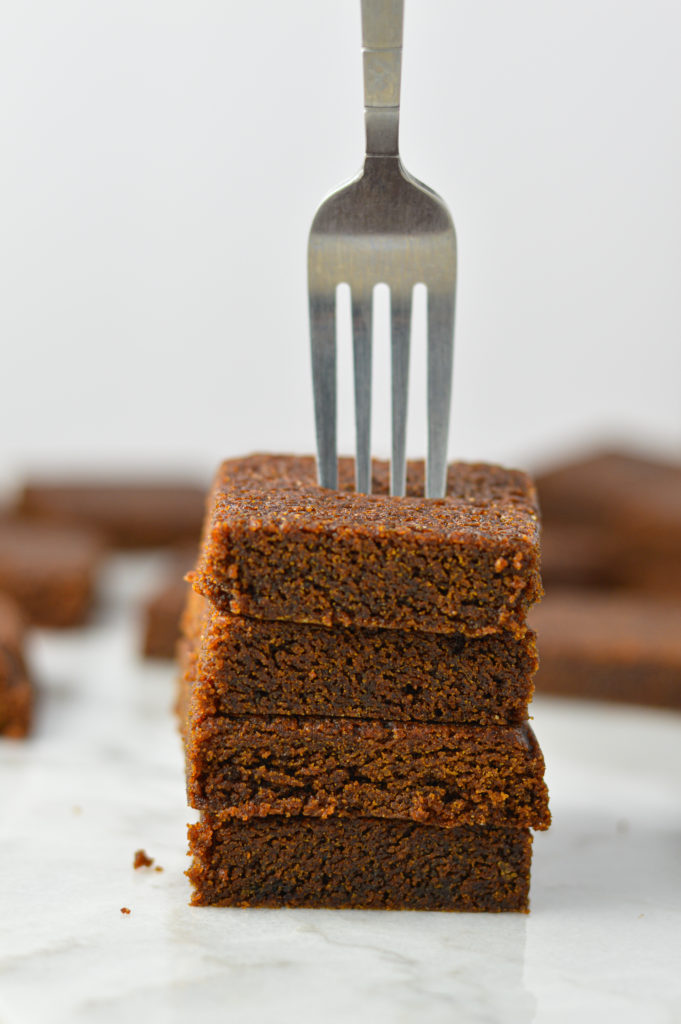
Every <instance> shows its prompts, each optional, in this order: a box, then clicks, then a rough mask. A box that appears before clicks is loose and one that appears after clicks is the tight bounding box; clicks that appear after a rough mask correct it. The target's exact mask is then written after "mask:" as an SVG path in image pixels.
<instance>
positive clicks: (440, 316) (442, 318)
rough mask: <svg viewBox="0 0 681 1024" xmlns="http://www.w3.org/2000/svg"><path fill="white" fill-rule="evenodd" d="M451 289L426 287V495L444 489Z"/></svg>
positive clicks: (451, 355)
mask: <svg viewBox="0 0 681 1024" xmlns="http://www.w3.org/2000/svg"><path fill="white" fill-rule="evenodd" d="M453 338H454V289H453V288H452V289H451V291H439V290H437V289H434V288H433V289H430V288H429V289H428V461H427V464H426V497H427V498H443V497H444V496H445V492H446V488H447V440H448V435H449V411H450V406H451V399H452V365H453V358H454V342H453Z"/></svg>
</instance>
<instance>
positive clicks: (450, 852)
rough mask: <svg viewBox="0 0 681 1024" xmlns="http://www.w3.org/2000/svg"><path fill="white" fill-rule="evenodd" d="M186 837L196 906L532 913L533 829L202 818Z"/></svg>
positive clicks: (360, 820) (362, 820)
mask: <svg viewBox="0 0 681 1024" xmlns="http://www.w3.org/2000/svg"><path fill="white" fill-rule="evenodd" d="M189 839H190V854H192V855H193V862H192V865H191V867H190V868H189V870H188V871H187V875H188V876H189V878H190V880H191V882H192V885H193V887H194V892H193V897H192V903H193V904H194V905H195V906H202V905H207V904H212V905H216V906H223V907H329V908H343V907H346V908H364V909H380V910H458V911H523V912H526V911H527V909H528V893H529V881H530V862H531V856H532V837H531V835H530V834H529V832H528V831H527V829H512V828H509V829H496V828H453V829H440V828H431V827H429V826H426V825H424V826H420V825H414V824H412V823H410V822H405V821H386V820H381V819H365V818H328V819H326V820H320V819H318V818H315V819H311V818H265V819H259V820H254V821H247V822H234V821H232V820H231V819H230V818H229V817H228V816H225V815H220V814H210V813H204V814H203V815H202V816H201V822H200V823H199V824H196V825H190V826H189Z"/></svg>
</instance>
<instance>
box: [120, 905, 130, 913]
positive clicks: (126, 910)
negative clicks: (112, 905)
mask: <svg viewBox="0 0 681 1024" xmlns="http://www.w3.org/2000/svg"><path fill="white" fill-rule="evenodd" d="M129 913H130V908H129V907H121V914H129Z"/></svg>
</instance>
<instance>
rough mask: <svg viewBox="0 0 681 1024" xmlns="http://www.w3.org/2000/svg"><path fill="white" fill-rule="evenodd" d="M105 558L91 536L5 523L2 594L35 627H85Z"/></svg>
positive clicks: (1, 525) (0, 539)
mask: <svg viewBox="0 0 681 1024" xmlns="http://www.w3.org/2000/svg"><path fill="white" fill-rule="evenodd" d="M100 557H101V545H100V541H99V539H98V538H97V537H96V536H94V535H93V534H92V533H91V532H89V531H87V530H80V529H71V528H69V527H64V526H56V525H48V524H45V523H33V522H24V521H17V520H14V519H0V590H3V591H5V592H6V593H8V594H10V595H11V596H12V597H13V598H14V599H15V600H16V602H17V603H18V604H19V605H20V606H21V609H22V611H23V612H24V614H25V615H26V617H27V618H28V620H29V621H30V622H31V623H33V624H34V625H38V626H50V627H66V626H78V625H81V624H82V623H83V622H84V621H85V619H86V618H87V615H88V613H89V611H90V608H91V605H92V603H93V599H94V592H95V578H96V572H97V569H98V566H99V562H100Z"/></svg>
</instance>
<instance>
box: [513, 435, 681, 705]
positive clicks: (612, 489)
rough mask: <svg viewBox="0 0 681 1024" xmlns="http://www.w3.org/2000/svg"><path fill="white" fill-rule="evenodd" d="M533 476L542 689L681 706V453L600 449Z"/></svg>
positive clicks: (535, 619) (533, 619) (535, 617)
mask: <svg viewBox="0 0 681 1024" xmlns="http://www.w3.org/2000/svg"><path fill="white" fill-rule="evenodd" d="M536 482H537V489H538V492H539V500H540V506H541V509H542V516H543V534H542V575H543V580H544V586H545V588H546V596H545V598H544V600H543V602H542V604H541V605H540V606H539V607H537V608H534V609H533V610H532V613H531V616H530V623H531V625H532V626H533V628H534V629H536V630H537V634H538V642H539V648H540V651H541V658H540V667H539V672H538V674H537V677H536V686H537V692H538V693H555V694H560V695H563V696H572V697H586V698H593V699H595V700H615V701H627V702H630V703H635V704H648V705H652V706H658V707H677V708H678V707H681V462H676V463H674V462H670V461H666V462H665V461H662V460H659V459H646V458H643V457H642V456H640V455H635V454H627V453H624V452H601V453H596V454H593V455H590V456H587V457H585V458H583V459H580V460H575V461H573V462H571V463H567V464H565V465H563V466H559V467H557V468H555V469H553V470H550V471H548V472H545V473H543V474H540V475H539V476H538V477H537V481H536Z"/></svg>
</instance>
